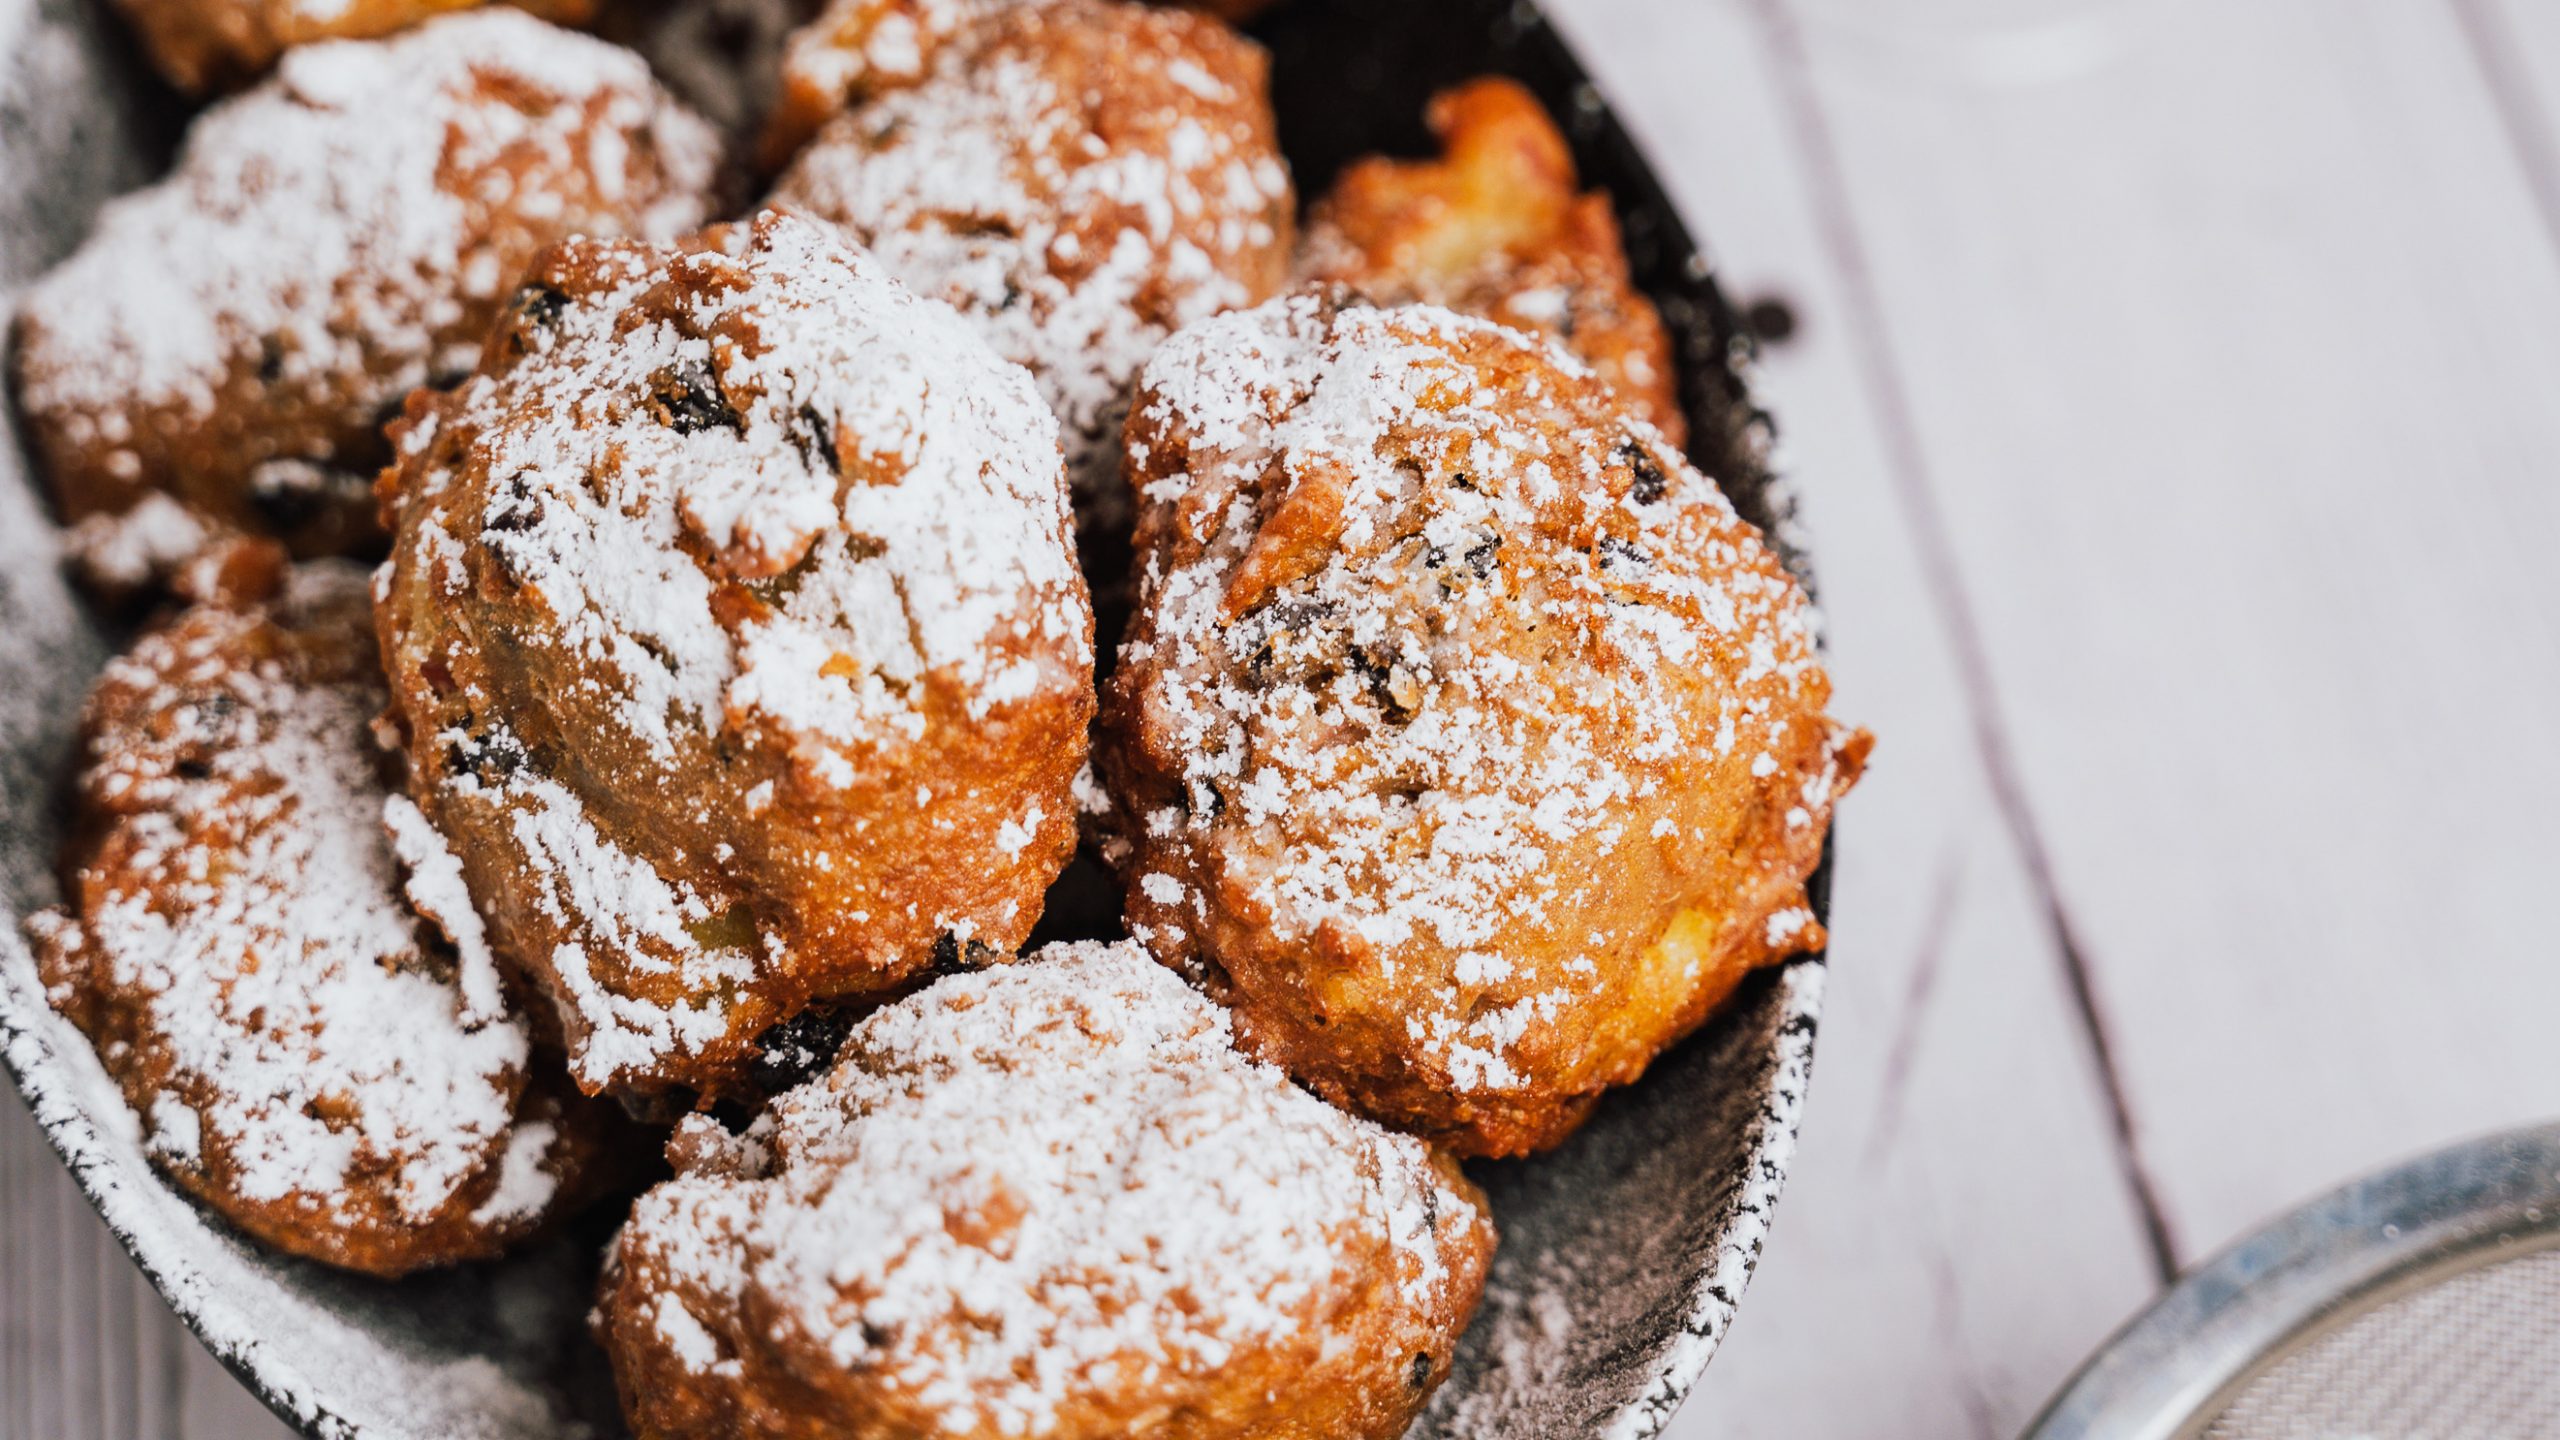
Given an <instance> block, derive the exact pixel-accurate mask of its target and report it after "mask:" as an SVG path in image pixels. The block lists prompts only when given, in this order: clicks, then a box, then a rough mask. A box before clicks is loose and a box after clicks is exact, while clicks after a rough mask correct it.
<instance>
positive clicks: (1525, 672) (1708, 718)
mask: <svg viewBox="0 0 2560 1440" xmlns="http://www.w3.org/2000/svg"><path fill="white" fill-rule="evenodd" d="M1523 345H1528V346H1535V345H1537V342H1534V341H1530V340H1528V339H1527V338H1526V337H1521V336H1518V335H1515V334H1513V333H1512V332H1507V331H1500V330H1497V329H1495V328H1493V327H1491V326H1489V325H1487V324H1485V323H1484V322H1481V321H1474V320H1467V319H1462V318H1460V317H1458V316H1454V315H1451V314H1448V313H1447V312H1444V311H1438V310H1433V309H1429V308H1427V307H1406V308H1402V309H1396V310H1372V309H1362V308H1349V309H1341V310H1339V311H1337V310H1336V309H1335V308H1334V305H1333V302H1331V301H1330V300H1328V299H1325V298H1323V297H1318V296H1301V297H1295V298H1291V299H1288V300H1283V301H1274V302H1272V303H1270V304H1268V305H1265V306H1263V307H1261V308H1259V309H1256V310H1253V311H1249V312H1243V313H1239V314H1234V315H1228V316H1223V317H1219V318H1217V319H1213V320H1210V321H1207V322H1204V323H1202V324H1200V325H1197V326H1194V327H1192V328H1191V329H1189V330H1187V331H1185V332H1183V333H1182V334H1181V335H1179V336H1177V337H1175V339H1174V340H1173V341H1172V342H1171V343H1169V344H1168V345H1167V346H1166V347H1165V349H1164V350H1163V351H1162V352H1160V353H1159V355H1158V356H1157V357H1156V359H1155V360H1154V361H1153V362H1152V363H1151V364H1150V365H1149V366H1148V369H1147V372H1146V377H1145V382H1144V388H1143V390H1142V397H1143V398H1142V401H1141V407H1142V409H1141V414H1140V415H1139V416H1138V417H1137V418H1136V419H1134V420H1133V421H1132V423H1131V447H1132V454H1133V475H1136V474H1139V473H1140V472H1141V470H1142V468H1143V467H1144V466H1145V465H1146V464H1147V461H1148V456H1147V454H1146V453H1145V452H1146V451H1147V449H1148V447H1149V446H1150V445H1151V444H1158V443H1162V444H1170V445H1177V446H1179V447H1180V448H1181V449H1182V451H1183V452H1184V453H1185V454H1186V455H1187V457H1188V460H1187V464H1188V470H1187V471H1185V472H1178V473H1172V474H1169V475H1166V476H1164V477H1163V478H1160V479H1157V480H1156V481H1155V482H1154V484H1153V486H1152V487H1151V489H1150V490H1149V492H1148V495H1147V499H1148V500H1149V502H1150V503H1151V504H1153V505H1156V506H1158V507H1161V508H1162V509H1163V511H1164V512H1165V513H1164V515H1163V516H1160V517H1157V518H1158V519H1159V520H1163V521H1166V522H1168V523H1166V524H1165V527H1164V530H1163V532H1161V533H1163V534H1165V535H1168V536H1172V535H1180V536H1196V537H1199V543H1198V544H1197V545H1196V546H1191V547H1190V548H1180V547H1176V548H1174V549H1167V548H1166V547H1164V546H1161V545H1159V546H1158V547H1157V548H1155V549H1153V550H1151V551H1150V552H1149V553H1148V554H1147V556H1146V557H1145V565H1146V569H1145V572H1144V574H1143V575H1142V577H1141V585H1142V596H1143V597H1144V598H1143V599H1142V601H1141V609H1142V613H1143V614H1144V615H1145V616H1146V617H1147V619H1146V623H1145V624H1143V625H1142V627H1141V629H1140V630H1139V631H1136V632H1133V635H1132V639H1131V641H1130V643H1129V644H1128V645H1127V646H1126V647H1125V648H1124V650H1123V652H1122V665H1123V671H1122V673H1123V674H1124V675H1127V674H1132V673H1134V674H1136V675H1138V676H1139V677H1141V678H1139V679H1137V680H1135V681H1133V682H1132V683H1133V684H1134V685H1137V686H1139V687H1141V688H1139V689H1137V690H1135V691H1133V692H1131V693H1130V694H1128V695H1127V696H1126V698H1125V704H1126V707H1127V708H1126V709H1125V711H1123V712H1122V713H1123V714H1125V715H1126V716H1128V717H1130V718H1132V719H1134V720H1135V721H1137V722H1138V723H1140V724H1142V725H1143V727H1144V734H1145V737H1146V740H1145V743H1146V745H1147V753H1148V754H1149V755H1151V756H1159V757H1164V758H1163V760H1162V762H1161V763H1165V764H1169V765H1171V766H1173V767H1174V771H1175V773H1174V774H1173V775H1171V776H1170V777H1169V778H1170V779H1172V780H1174V781H1176V782H1178V784H1179V795H1178V802H1179V803H1176V804H1172V805H1165V806H1162V807H1161V808H1159V809H1157V810H1156V812H1155V813H1153V814H1150V815H1147V816H1144V817H1143V836H1144V839H1145V841H1146V843H1147V844H1148V845H1149V846H1150V847H1151V848H1150V849H1149V851H1148V858H1149V859H1151V860H1153V861H1154V862H1155V863H1157V864H1158V865H1159V866H1162V867H1164V868H1160V869H1158V870H1155V871H1153V872H1150V873H1145V874H1142V875H1140V876H1138V877H1137V887H1138V888H1137V891H1136V894H1137V897H1138V898H1140V899H1142V900H1144V901H1147V902H1152V903H1151V905H1149V906H1144V907H1141V908H1142V909H1143V910H1146V911H1147V912H1148V913H1143V914H1137V915H1133V929H1135V930H1136V931H1137V932H1138V933H1140V934H1141V935H1142V937H1144V938H1147V939H1149V941H1150V943H1151V945H1152V946H1153V947H1154V948H1156V949H1158V950H1159V951H1160V952H1163V953H1171V954H1181V953H1185V952H1186V951H1187V950H1188V948H1189V946H1190V944H1191V943H1193V942H1192V940H1191V936H1190V935H1189V934H1186V932H1196V931H1198V930H1199V929H1200V928H1202V927H1203V926H1204V925H1205V924H1206V922H1207V921H1208V919H1209V908H1208V895H1209V893H1210V892H1209V891H1208V890H1207V889H1204V888H1198V887H1212V886H1217V887H1229V888H1228V889H1227V890H1226V891H1225V892H1224V893H1225V894H1227V895H1229V896H1232V895H1237V894H1240V895H1242V896H1243V897H1244V903H1246V904H1248V905H1249V906H1250V907H1251V910H1252V913H1253V914H1255V915H1256V916H1257V917H1260V919H1259V921H1258V923H1267V926H1268V931H1269V933H1270V934H1271V935H1272V936H1273V937H1275V938H1276V939H1277V940H1279V941H1280V942H1282V943H1284V944H1307V943H1313V941H1312V939H1311V937H1315V936H1317V935H1319V934H1322V935H1327V936H1331V937H1333V939H1332V940H1331V941H1330V942H1328V943H1329V944H1331V945H1340V946H1349V947H1353V953H1363V954H1367V955H1371V956H1375V957H1377V958H1376V959H1375V961H1374V962H1373V963H1374V964H1375V965H1377V966H1378V967H1380V968H1381V969H1382V970H1383V971H1384V972H1385V973H1389V974H1394V973H1397V967H1398V966H1400V965H1422V966H1425V967H1427V968H1426V972H1425V973H1426V974H1427V975H1430V976H1432V977H1434V978H1435V979H1436V980H1437V982H1438V983H1437V984H1436V985H1416V986H1408V987H1406V988H1405V989H1403V990H1400V992H1399V993H1402V994H1407V995H1410V996H1411V997H1412V999H1413V1001H1414V1004H1413V1007H1412V1008H1411V1009H1409V1010H1407V1011H1406V1012H1405V1013H1404V1015H1403V1018H1402V1025H1403V1028H1404V1031H1405V1036H1406V1039H1407V1041H1408V1042H1409V1043H1410V1045H1411V1046H1412V1048H1413V1050H1414V1051H1415V1052H1417V1053H1420V1054H1422V1055H1425V1056H1428V1057H1431V1059H1432V1061H1433V1063H1434V1065H1435V1066H1436V1068H1438V1069H1439V1070H1440V1071H1441V1072H1442V1073H1444V1074H1445V1075H1446V1076H1447V1078H1448V1080H1449V1082H1450V1083H1451V1084H1453V1085H1454V1086H1455V1087H1456V1088H1457V1089H1459V1090H1461V1091H1467V1092H1495V1091H1508V1090H1516V1089H1519V1088H1521V1087H1523V1086H1526V1085H1529V1084H1531V1083H1532V1082H1533V1081H1534V1080H1536V1079H1537V1078H1539V1077H1537V1076H1534V1075H1532V1074H1530V1073H1528V1072H1527V1071H1524V1070H1523V1069H1522V1068H1521V1067H1519V1066H1517V1065H1515V1064H1514V1063H1513V1059H1512V1057H1513V1054H1514V1052H1515V1049H1516V1047H1518V1046H1519V1045H1520V1043H1521V1041H1522V1040H1523V1037H1524V1036H1527V1035H1529V1034H1531V1033H1532V1032H1536V1031H1541V1030H1542V1029H1543V1028H1544V1027H1547V1026H1549V1025H1551V1024H1552V1023H1554V1022H1555V1021H1556V1020H1557V1018H1558V1016H1559V1015H1560V1014H1562V1013H1564V1012H1565V1011H1567V1010H1568V1009H1570V1008H1571V1007H1574V1006H1576V1005H1579V1004H1583V1003H1585V1002H1586V1001H1588V1000H1589V999H1590V998H1591V997H1592V996H1593V994H1594V993H1595V987H1597V986H1598V985H1599V981H1600V977H1601V976H1603V975H1624V974H1625V973H1626V969H1627V967H1628V966H1629V965H1630V964H1631V963H1633V962H1632V961H1631V960H1630V959H1628V958H1627V957H1628V955H1629V953H1630V952H1631V951H1632V950H1636V949H1640V948H1641V947H1643V946H1644V945H1646V944H1649V943H1650V942H1651V941H1652V940H1653V938H1654V936H1653V934H1652V933H1651V932H1647V933H1645V934H1641V935H1633V936H1628V935H1619V934H1614V933H1608V932H1606V931H1604V930H1601V929H1596V928H1594V927H1593V925H1592V923H1591V922H1589V921H1587V920H1584V919H1581V918H1579V917H1581V916H1583V915H1584V914H1585V913H1586V912H1585V911H1584V910H1583V909H1581V908H1578V907H1581V906H1583V905H1584V904H1586V902H1587V900H1588V898H1589V895H1590V893H1591V892H1592V890H1593V888H1594V881H1593V878H1592V876H1591V874H1590V873H1589V871H1588V870H1587V869H1586V865H1587V864H1588V863H1589V859H1590V857H1592V856H1595V855H1607V854H1612V853H1619V850H1618V847H1622V846H1627V847H1632V846H1639V845H1642V846H1664V847H1671V848H1672V849H1674V850H1676V849H1677V848H1679V847H1680V846H1681V844H1682V843H1683V837H1682V835H1681V831H1680V826H1679V825H1678V824H1677V823H1675V824H1673V825H1672V826H1671V827H1670V829H1669V830H1668V831H1667V832H1665V831H1664V830H1662V829H1661V828H1660V827H1658V826H1656V825H1655V824H1654V823H1653V822H1654V821H1655V820H1656V819H1657V818H1666V819H1667V818H1671V817H1673V816H1679V817H1682V818H1684V819H1685V818H1688V817H1689V816H1690V815H1691V814H1692V813H1693V811H1692V810H1689V809H1683V808H1681V807H1682V806H1683V804H1684V803H1688V802H1684V799H1683V796H1684V795H1685V794H1687V793H1689V792H1695V791H1698V790H1700V789H1701V787H1702V786H1703V785H1704V784H1705V782H1704V781H1702V780H1701V779H1700V778H1698V777H1699V775H1700V774H1701V773H1702V771H1701V767H1702V765H1704V764H1705V763H1708V762H1703V761H1700V760H1698V759H1696V758H1695V757H1696V754H1697V752H1699V751H1702V750H1704V749H1706V746H1705V745H1704V743H1703V741H1704V738H1705V736H1706V735H1707V734H1709V733H1712V732H1714V731H1716V730H1717V729H1719V728H1720V727H1721V728H1729V729H1731V730H1732V731H1734V732H1735V733H1737V734H1739V735H1740V736H1741V737H1742V739H1741V743H1742V745H1743V746H1745V747H1746V748H1747V749H1748V750H1755V751H1756V750H1758V749H1760V748H1762V747H1763V746H1774V745H1776V744H1777V743H1778V737H1779V736H1781V735H1783V734H1784V733H1785V732H1786V731H1787V728H1788V726H1789V725H1790V723H1794V724H1796V725H1798V726H1802V725H1803V724H1804V723H1805V722H1804V720H1803V718H1802V715H1803V711H1804V709H1805V708H1806V706H1807V704H1808V702H1809V697H1810V703H1811V704H1813V705H1814V706H1816V707H1818V704H1819V699H1820V687H1821V686H1822V685H1823V682H1822V679H1821V676H1820V672H1819V668H1818V665H1817V664H1816V661H1815V659H1814V654H1813V647H1812V632H1811V629H1810V625H1809V620H1808V614H1807V610H1806V607H1805V605H1804V602H1803V597H1802V595H1801V594H1800V593H1799V592H1798V591H1797V590H1796V588H1795V587H1794V585H1793V583H1792V581H1791V580H1790V579H1788V577H1787V576H1786V575H1785V574H1784V573H1783V572H1782V571H1780V570H1779V569H1778V568H1777V566H1776V565H1775V564H1774V563H1772V562H1770V561H1769V560H1768V558H1767V557H1766V556H1765V554H1764V553H1763V552H1762V551H1761V550H1760V548H1759V546H1758V544H1757V542H1756V540H1755V539H1753V538H1752V537H1751V536H1750V533H1749V532H1748V530H1747V528H1746V527H1743V526H1742V525H1740V523H1739V522H1738V521H1736V520H1735V519H1734V517H1733V513H1732V510H1731V507H1730V506H1729V505H1728V504H1727V503H1726V501H1725V500H1724V498H1723V497H1722V495H1721V494H1720V493H1719V492H1718V491H1717V490H1716V488H1715V487H1714V486H1713V485H1712V484H1710V483H1708V482H1707V481H1705V480H1704V479H1703V477H1700V476H1698V475H1697V473H1696V472H1695V471H1694V470H1691V469H1690V468H1689V467H1688V466H1687V465H1686V464H1685V463H1684V462H1682V461H1681V460H1680V459H1679V458H1678V457H1677V456H1676V454H1674V453H1672V452H1671V451H1670V448H1669V447H1668V446H1666V445H1663V444H1662V443H1661V442H1660V440H1659V437H1658V436H1656V435H1654V434H1653V432H1652V431H1651V429H1650V427H1648V426H1644V425H1643V424H1642V423H1641V422H1636V421H1629V422H1626V426H1625V428H1624V430H1623V432H1622V434H1623V441H1621V439H1620V437H1619V436H1618V435H1612V436H1610V437H1609V438H1606V439H1602V440H1599V441H1596V442H1594V441H1591V440H1589V439H1587V438H1585V437H1587V435H1588V434H1589V433H1590V432H1589V429H1588V424H1589V422H1588V419H1587V406H1588V403H1589V402H1588V401H1587V399H1585V398H1580V395H1581V392H1580V391H1577V390H1574V389H1573V387H1577V386H1583V385H1584V383H1585V382H1584V381H1583V380H1582V379H1581V378H1580V375H1581V372H1580V371H1579V370H1578V368H1576V367H1573V366H1571V365H1570V364H1569V363H1567V362H1564V361H1563V360H1562V359H1561V357H1552V358H1553V362H1554V363H1553V364H1552V366H1551V367H1540V366H1534V365H1533V366H1529V367H1526V368H1523V369H1516V370H1514V371H1511V372H1507V373H1508V374H1509V375H1510V376H1511V377H1513V378H1510V379H1507V380H1506V381H1505V383H1504V385H1503V386H1502V387H1500V388H1497V387H1495V386H1494V385H1492V384H1491V383H1490V382H1488V381H1487V380H1486V379H1484V378H1483V376H1484V373H1485V372H1482V371H1480V370H1479V369H1478V368H1477V367H1478V366H1479V365H1480V364H1483V363H1488V362H1485V361H1484V360H1483V358H1482V357H1483V356H1485V355H1486V354H1489V353H1490V354H1499V353H1501V352H1502V351H1503V350H1504V349H1505V348H1507V347H1517V346H1523ZM1488 347H1489V348H1488ZM1540 348H1541V350H1542V348H1543V347H1540ZM1532 353H1533V354H1534V353H1539V352H1537V351H1533V352H1532ZM1577 406H1583V407H1586V408H1579V409H1578V408H1576V407H1577ZM1604 413H1605V412H1604ZM1559 437H1564V438H1562V439H1559ZM1630 471H1632V472H1633V478H1632V479H1630V478H1629V472H1630ZM1426 472H1428V475H1429V476H1430V477H1439V478H1434V479H1433V480H1432V482H1431V483H1430V484H1426ZM1451 475H1454V476H1455V477H1456V478H1455V479H1447V478H1446V477H1448V476H1451ZM1613 476H1614V477H1615V478H1614V480H1613V478H1612V477H1613ZM1266 477H1277V478H1276V479H1270V480H1269V481H1268V482H1267V484H1266ZM1186 543H1187V542H1186ZM1168 554H1176V555H1179V556H1180V557H1181V558H1177V559H1175V560H1172V561H1168V560H1167V559H1166V558H1165V557H1166V556H1167V555H1168ZM1541 626H1543V627H1544V635H1543V636H1541V635H1540V633H1539V632H1540V628H1541ZM1547 637H1552V638H1547ZM1133 665H1134V666H1135V667H1136V669H1135V671H1134V672H1133V671H1132V670H1131V669H1130V667H1131V666H1133ZM1559 693H1561V694H1565V695H1569V696H1570V697H1571V703H1569V704H1559V703H1554V701H1553V699H1552V697H1553V696H1555V695H1557V694H1559ZM1119 703H1122V702H1119V701H1115V704H1119ZM1816 715H1817V716H1818V708H1817V709H1816ZM1817 723H1819V722H1818V721H1817ZM1799 733H1800V734H1802V733H1804V732H1802V731H1800V732H1799ZM1150 763H1156V762H1150ZM1825 773H1826V774H1830V773H1833V772H1831V771H1826V772H1825ZM1732 778H1740V777H1732ZM1717 783H1726V782H1723V781H1719V782H1717ZM1772 783H1773V784H1774V783H1781V782H1772ZM1123 799H1124V801H1126V800H1127V799H1128V797H1126V796H1124V797H1123ZM1828 800H1829V792H1828V790H1827V789H1825V790H1824V791H1823V793H1822V794H1821V795H1820V797H1819V798H1818V802H1817V803H1820V804H1823V805H1825V806H1827V804H1828ZM1696 839H1697V840H1705V841H1709V842H1711V843H1720V841H1719V838H1718V837H1713V836H1707V835H1703V834H1702V835H1700V836H1698V837H1696ZM1691 843H1694V841H1693V842H1691ZM1168 846H1169V847H1170V849H1171V850H1172V851H1173V852H1174V853H1176V854H1178V855H1182V856H1186V857H1187V863H1184V864H1179V865H1171V864H1167V862H1166V859H1165V856H1166V853H1167V852H1166V849H1165V848H1164V847H1168ZM1810 863H1811V862H1810V858H1808V859H1807V861H1806V864H1807V865H1808V866H1809V865H1810ZM1221 903H1222V904H1226V905H1232V904H1234V903H1236V902H1235V901H1234V900H1233V899H1226V900H1222V901H1221ZM1656 923H1657V924H1659V923H1660V922H1659V921H1657V922H1656ZM1773 933H1775V932H1773ZM1524 952H1526V953H1535V954H1540V955H1553V956H1554V957H1555V961H1554V963H1552V964H1542V965H1540V966H1537V967H1534V968H1532V967H1522V966H1519V965H1516V964H1515V963H1514V961H1515V959H1516V958H1517V956H1518V955H1519V954H1521V953H1524ZM1329 953H1330V952H1329ZM1442 957H1445V958H1442ZM1690 963H1691V964H1692V965H1693V966H1694V964H1695V963H1696V962H1695V961H1692V962H1690Z"/></svg>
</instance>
